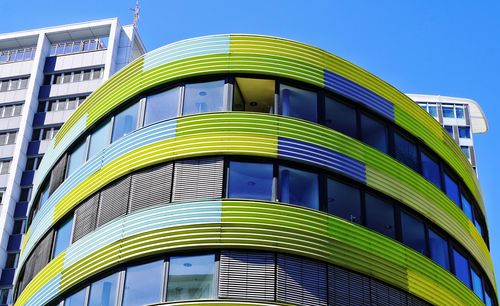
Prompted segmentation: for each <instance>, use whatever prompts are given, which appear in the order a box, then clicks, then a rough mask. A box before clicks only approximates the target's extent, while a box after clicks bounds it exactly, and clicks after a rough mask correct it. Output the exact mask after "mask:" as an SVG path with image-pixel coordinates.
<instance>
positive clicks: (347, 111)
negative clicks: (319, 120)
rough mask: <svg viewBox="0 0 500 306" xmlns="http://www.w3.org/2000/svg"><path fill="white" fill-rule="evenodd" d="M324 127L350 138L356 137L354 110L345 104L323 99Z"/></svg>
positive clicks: (327, 98)
mask: <svg viewBox="0 0 500 306" xmlns="http://www.w3.org/2000/svg"><path fill="white" fill-rule="evenodd" d="M325 125H326V126H327V127H329V128H331V129H334V130H337V131H339V132H341V133H343V134H346V135H348V136H351V137H356V136H357V134H358V132H357V120H356V109H355V108H354V107H351V106H348V105H347V104H344V103H341V102H338V101H335V100H333V99H332V98H329V97H326V98H325Z"/></svg>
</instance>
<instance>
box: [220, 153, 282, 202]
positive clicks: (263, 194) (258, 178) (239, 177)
mask: <svg viewBox="0 0 500 306" xmlns="http://www.w3.org/2000/svg"><path fill="white" fill-rule="evenodd" d="M272 186H273V165H272V164H270V163H269V164H268V163H251V162H238V161H231V162H230V164H229V184H228V197H230V198H244V199H258V200H268V201H270V200H272Z"/></svg>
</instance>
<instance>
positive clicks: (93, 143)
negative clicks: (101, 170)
mask: <svg viewBox="0 0 500 306" xmlns="http://www.w3.org/2000/svg"><path fill="white" fill-rule="evenodd" d="M110 127H111V121H107V122H106V123H105V124H104V125H102V126H100V127H99V128H98V129H96V130H95V131H94V132H93V133H92V136H91V137H90V144H89V154H88V155H89V156H88V158H87V159H91V158H92V157H94V156H95V155H97V154H98V153H100V152H101V151H102V150H104V148H106V146H107V145H108V144H109V129H110Z"/></svg>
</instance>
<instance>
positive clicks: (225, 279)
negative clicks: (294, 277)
mask: <svg viewBox="0 0 500 306" xmlns="http://www.w3.org/2000/svg"><path fill="white" fill-rule="evenodd" d="M275 280H276V273H275V254H274V253H261V252H259V253H257V252H255V253H252V252H243V251H229V250H228V251H222V252H221V257H220V278H219V297H220V298H233V299H252V300H266V301H274V292H275V289H274V286H275Z"/></svg>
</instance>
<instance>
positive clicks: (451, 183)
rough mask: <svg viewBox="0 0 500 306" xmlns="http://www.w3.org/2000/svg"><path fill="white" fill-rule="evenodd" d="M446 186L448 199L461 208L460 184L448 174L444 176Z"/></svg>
mask: <svg viewBox="0 0 500 306" xmlns="http://www.w3.org/2000/svg"><path fill="white" fill-rule="evenodd" d="M444 186H445V189H446V194H447V195H448V197H449V198H450V199H451V200H452V201H453V202H455V204H457V205H458V206H460V192H459V190H458V184H457V182H456V181H455V180H454V179H452V178H451V177H450V176H449V175H448V174H447V173H445V174H444Z"/></svg>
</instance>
